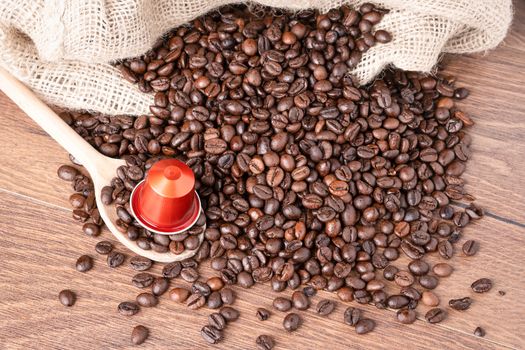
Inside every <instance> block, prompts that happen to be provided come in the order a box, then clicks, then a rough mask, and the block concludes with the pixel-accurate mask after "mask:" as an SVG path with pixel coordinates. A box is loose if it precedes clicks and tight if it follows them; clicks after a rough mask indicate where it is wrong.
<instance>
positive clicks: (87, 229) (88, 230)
mask: <svg viewBox="0 0 525 350" xmlns="http://www.w3.org/2000/svg"><path fill="white" fill-rule="evenodd" d="M82 231H83V232H84V233H85V234H86V235H88V236H91V237H96V236H98V235H99V234H100V226H98V225H95V224H94V223H92V222H88V223H85V224H84V225H83V226H82Z"/></svg>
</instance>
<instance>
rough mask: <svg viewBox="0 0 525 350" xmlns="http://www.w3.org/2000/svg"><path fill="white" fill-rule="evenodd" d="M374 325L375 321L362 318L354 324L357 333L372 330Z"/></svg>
mask: <svg viewBox="0 0 525 350" xmlns="http://www.w3.org/2000/svg"><path fill="white" fill-rule="evenodd" d="M375 327H376V323H375V322H374V321H373V320H370V319H368V318H362V319H360V320H359V321H358V322H357V324H356V325H355V332H356V333H357V334H366V333H370V332H372V331H373V330H374V328H375Z"/></svg>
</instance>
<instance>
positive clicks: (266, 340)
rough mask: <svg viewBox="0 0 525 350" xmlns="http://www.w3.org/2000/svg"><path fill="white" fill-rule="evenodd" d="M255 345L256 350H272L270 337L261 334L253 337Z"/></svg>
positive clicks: (272, 343)
mask: <svg viewBox="0 0 525 350" xmlns="http://www.w3.org/2000/svg"><path fill="white" fill-rule="evenodd" d="M255 345H256V346H257V350H272V349H273V347H274V342H273V339H272V337H270V336H269V335H266V334H262V335H260V336H258V337H257V339H255Z"/></svg>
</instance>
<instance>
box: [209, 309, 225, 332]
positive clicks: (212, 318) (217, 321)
mask: <svg viewBox="0 0 525 350" xmlns="http://www.w3.org/2000/svg"><path fill="white" fill-rule="evenodd" d="M208 324H209V325H210V326H212V327H215V328H217V329H219V330H223V329H224V328H226V319H224V317H223V316H222V315H221V314H220V313H218V312H214V313H212V314H210V315H209V316H208Z"/></svg>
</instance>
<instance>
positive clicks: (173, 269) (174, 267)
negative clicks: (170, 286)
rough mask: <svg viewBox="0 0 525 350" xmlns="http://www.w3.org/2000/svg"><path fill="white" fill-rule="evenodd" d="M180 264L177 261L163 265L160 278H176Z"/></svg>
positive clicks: (180, 267) (179, 271) (180, 268)
mask: <svg viewBox="0 0 525 350" xmlns="http://www.w3.org/2000/svg"><path fill="white" fill-rule="evenodd" d="M181 270H182V264H181V263H180V262H179V261H174V262H171V263H169V264H166V265H164V267H163V268H162V276H164V277H166V278H176V277H178V276H179V275H180V273H181Z"/></svg>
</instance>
